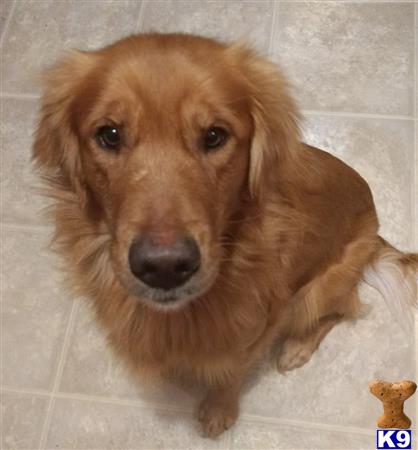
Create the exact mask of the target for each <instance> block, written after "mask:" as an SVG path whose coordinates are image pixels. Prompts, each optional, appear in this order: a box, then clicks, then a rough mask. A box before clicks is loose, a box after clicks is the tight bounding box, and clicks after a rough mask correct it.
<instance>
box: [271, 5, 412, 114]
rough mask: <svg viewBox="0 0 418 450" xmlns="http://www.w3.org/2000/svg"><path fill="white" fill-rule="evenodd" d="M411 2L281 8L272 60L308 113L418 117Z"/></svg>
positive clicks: (289, 6)
mask: <svg viewBox="0 0 418 450" xmlns="http://www.w3.org/2000/svg"><path fill="white" fill-rule="evenodd" d="M413 8H414V5H413V4H412V3H404V2H393V3H354V2H335V1H334V2H332V1H331V2H283V3H282V2H280V3H279V6H278V11H277V20H276V28H275V37H274V52H273V53H274V58H275V60H277V61H279V62H280V63H281V64H282V65H283V67H284V69H285V71H286V72H287V74H288V76H289V78H290V80H291V82H292V83H293V84H294V85H295V91H296V93H297V97H298V99H299V103H300V104H301V106H302V107H303V108H304V109H316V110H318V109H320V110H332V111H352V112H363V113H381V114H409V115H411V114H413V108H414V106H413V102H414V99H413V81H414V78H413V70H414V69H413V64H414V11H413Z"/></svg>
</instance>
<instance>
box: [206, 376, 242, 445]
mask: <svg viewBox="0 0 418 450" xmlns="http://www.w3.org/2000/svg"><path fill="white" fill-rule="evenodd" d="M241 384H242V379H241V377H236V378H234V379H233V380H231V381H229V382H228V383H225V384H222V385H217V386H212V387H210V388H209V391H208V393H207V395H206V397H205V399H204V400H203V401H202V403H201V404H200V407H199V420H200V421H201V422H202V425H203V431H204V433H205V434H206V435H207V436H208V437H211V438H215V437H217V436H219V435H220V434H222V433H223V432H224V431H225V430H227V429H228V428H230V427H231V426H232V425H233V424H234V423H235V421H236V420H237V417H238V410H239V395H240V390H241Z"/></svg>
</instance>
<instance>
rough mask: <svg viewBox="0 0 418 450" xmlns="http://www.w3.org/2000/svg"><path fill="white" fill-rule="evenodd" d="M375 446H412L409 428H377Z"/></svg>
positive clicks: (408, 447)
mask: <svg viewBox="0 0 418 450" xmlns="http://www.w3.org/2000/svg"><path fill="white" fill-rule="evenodd" d="M376 440H377V442H376V448H378V449H381V448H394V449H398V448H402V449H410V448H411V446H412V432H411V430H377V438H376Z"/></svg>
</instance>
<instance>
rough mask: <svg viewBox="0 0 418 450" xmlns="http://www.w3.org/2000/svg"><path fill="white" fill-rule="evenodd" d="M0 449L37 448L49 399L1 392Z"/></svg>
mask: <svg viewBox="0 0 418 450" xmlns="http://www.w3.org/2000/svg"><path fill="white" fill-rule="evenodd" d="M1 397H2V398H1V415H2V421H1V423H2V432H1V433H0V435H1V444H0V445H1V448H2V449H4V450H6V449H13V450H15V449H25V450H28V449H35V448H38V445H39V440H40V437H41V432H42V426H43V423H44V420H45V415H46V408H47V405H48V401H49V398H48V397H46V396H45V397H44V396H37V395H32V394H20V393H15V392H5V391H2V392H1Z"/></svg>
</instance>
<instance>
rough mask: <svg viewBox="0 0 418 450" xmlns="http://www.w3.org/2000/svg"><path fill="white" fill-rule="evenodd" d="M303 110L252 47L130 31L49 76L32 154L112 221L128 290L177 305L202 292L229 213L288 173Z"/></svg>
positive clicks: (218, 258) (87, 209)
mask: <svg viewBox="0 0 418 450" xmlns="http://www.w3.org/2000/svg"><path fill="white" fill-rule="evenodd" d="M297 142H298V130H297V114H296V111H295V108H294V105H293V102H292V100H291V99H290V98H289V96H288V94H287V92H286V87H285V83H284V81H283V79H282V77H281V75H280V74H279V73H278V71H277V69H276V67H275V66H274V65H273V64H271V63H269V62H268V61H266V60H264V59H262V58H259V57H258V56H256V55H255V54H254V53H253V52H252V51H250V50H248V49H247V48H245V47H244V46H240V45H232V46H226V45H222V44H219V43H217V42H215V41H212V40H209V39H204V38H199V37H194V36H186V35H159V34H151V35H143V36H133V37H130V38H127V39H124V40H122V41H119V42H117V43H115V44H113V45H111V46H109V47H106V48H104V49H102V50H99V51H95V52H73V53H72V54H70V55H69V56H68V57H67V58H66V59H65V60H63V61H62V62H61V63H59V64H57V65H56V66H55V67H53V68H52V69H51V70H50V71H49V72H48V73H47V76H46V89H45V93H44V96H43V105H42V110H41V118H40V122H39V126H38V129H37V133H36V139H35V144H34V157H35V159H36V160H37V162H38V163H39V165H40V166H41V167H42V168H43V169H44V170H46V172H47V173H48V172H52V173H54V176H55V177H57V176H58V178H59V179H60V183H61V184H64V185H65V186H66V188H67V189H68V190H70V191H72V192H73V193H75V194H76V195H77V196H78V198H79V204H80V214H84V215H85V216H86V218H88V220H91V221H98V222H102V223H104V224H105V226H106V228H107V230H108V232H109V234H110V236H111V242H112V244H111V261H112V266H113V270H114V271H115V273H116V275H117V276H118V278H119V280H120V281H121V283H122V284H123V286H125V288H126V289H127V291H128V292H129V293H130V294H131V295H133V296H136V297H138V298H140V299H142V300H144V301H146V302H148V303H149V304H152V305H158V306H159V307H164V308H172V307H173V306H178V305H181V304H183V303H184V302H185V301H187V300H188V299H191V298H195V297H197V296H199V295H201V294H203V293H204V292H205V291H207V290H208V289H209V288H210V287H211V286H212V284H213V283H214V280H215V279H216V277H217V275H218V272H219V267H220V264H221V262H222V258H223V253H222V251H223V250H222V249H223V246H222V242H223V240H224V239H226V238H227V235H228V233H229V232H230V224H231V221H233V219H234V218H237V217H242V216H245V211H246V210H248V208H249V205H250V204H252V205H254V204H260V202H262V199H263V197H264V196H265V195H266V191H268V190H269V189H272V185H273V184H274V183H275V182H276V180H277V174H278V173H279V172H281V173H284V172H286V171H288V170H291V169H290V167H291V165H292V159H294V158H295V157H296V156H295V148H296V146H297Z"/></svg>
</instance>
